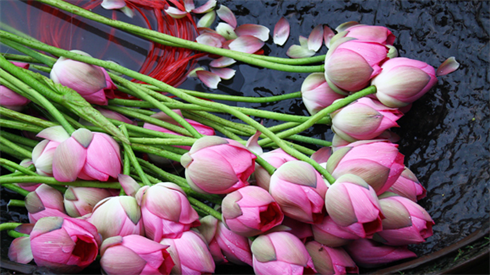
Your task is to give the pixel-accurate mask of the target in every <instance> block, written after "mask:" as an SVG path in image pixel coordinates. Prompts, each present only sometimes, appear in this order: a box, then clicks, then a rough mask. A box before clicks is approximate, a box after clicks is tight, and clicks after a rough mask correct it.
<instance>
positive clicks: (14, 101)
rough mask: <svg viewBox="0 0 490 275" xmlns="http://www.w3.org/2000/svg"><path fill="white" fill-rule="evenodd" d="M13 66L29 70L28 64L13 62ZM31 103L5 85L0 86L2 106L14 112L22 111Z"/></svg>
mask: <svg viewBox="0 0 490 275" xmlns="http://www.w3.org/2000/svg"><path fill="white" fill-rule="evenodd" d="M12 64H14V65H15V66H17V67H20V68H24V69H28V68H29V64H28V63H20V62H12ZM29 102H31V101H30V100H29V99H27V98H25V97H23V96H21V95H19V94H18V93H16V92H14V91H12V90H10V89H9V88H7V87H5V86H3V85H0V106H3V107H5V108H8V109H11V110H14V111H20V110H22V108H24V106H25V105H27V104H28V103H29Z"/></svg>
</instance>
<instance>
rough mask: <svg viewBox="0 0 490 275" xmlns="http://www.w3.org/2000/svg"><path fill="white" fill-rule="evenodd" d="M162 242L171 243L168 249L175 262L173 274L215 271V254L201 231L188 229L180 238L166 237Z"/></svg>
mask: <svg viewBox="0 0 490 275" xmlns="http://www.w3.org/2000/svg"><path fill="white" fill-rule="evenodd" d="M160 243H161V244H164V245H169V248H168V249H167V251H168V252H169V253H170V256H171V257H172V260H173V261H174V263H175V266H174V267H173V268H172V271H171V273H172V274H202V273H214V269H215V264H214V261H213V256H211V253H210V252H209V249H208V246H207V244H206V242H205V241H204V239H203V237H202V236H201V235H200V234H199V233H196V232H194V231H192V230H190V231H186V232H184V233H183V234H182V236H181V237H180V238H175V239H168V238H165V239H162V241H161V242H160Z"/></svg>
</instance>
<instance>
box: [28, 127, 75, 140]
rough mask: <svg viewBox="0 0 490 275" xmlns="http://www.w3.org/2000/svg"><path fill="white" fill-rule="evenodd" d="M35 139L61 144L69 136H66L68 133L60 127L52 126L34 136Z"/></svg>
mask: <svg viewBox="0 0 490 275" xmlns="http://www.w3.org/2000/svg"><path fill="white" fill-rule="evenodd" d="M36 137H40V138H45V139H49V140H53V141H57V142H60V143H61V142H63V141H65V140H67V139H68V138H69V137H70V135H68V133H67V132H66V130H65V129H64V128H63V127H62V126H53V127H49V128H46V129H44V130H42V131H41V132H39V133H38V134H37V135H36Z"/></svg>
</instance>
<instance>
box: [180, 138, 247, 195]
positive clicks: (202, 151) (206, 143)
mask: <svg viewBox="0 0 490 275" xmlns="http://www.w3.org/2000/svg"><path fill="white" fill-rule="evenodd" d="M255 159H256V156H255V155H254V154H252V153H251V152H250V151H249V150H248V149H247V148H245V146H243V145H241V144H240V143H238V142H236V141H234V140H230V139H224V138H221V137H217V136H206V137H202V138H200V139H198V140H197V141H196V142H195V143H194V145H193V146H192V148H191V150H190V151H189V152H188V153H186V154H184V155H183V156H182V158H181V160H180V162H181V164H182V166H184V167H185V168H186V170H185V177H186V179H187V182H188V183H189V185H190V186H191V188H192V189H194V190H195V191H197V192H201V193H211V194H227V193H230V192H233V191H235V190H237V189H239V188H241V187H243V186H246V185H248V181H247V180H248V178H249V177H250V175H251V174H252V173H253V171H254V169H255Z"/></svg>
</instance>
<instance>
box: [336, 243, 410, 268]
mask: <svg viewBox="0 0 490 275" xmlns="http://www.w3.org/2000/svg"><path fill="white" fill-rule="evenodd" d="M344 249H345V250H346V251H347V253H349V255H350V256H351V257H352V259H353V260H354V262H356V264H357V265H359V266H362V267H367V268H371V267H376V266H380V265H383V264H386V263H391V262H394V261H398V260H402V259H407V258H413V257H417V254H415V253H413V252H412V251H410V250H408V249H407V247H406V246H388V245H383V244H380V243H378V242H375V241H372V240H368V239H358V240H356V241H354V242H353V243H351V244H348V245H346V246H345V247H344Z"/></svg>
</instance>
